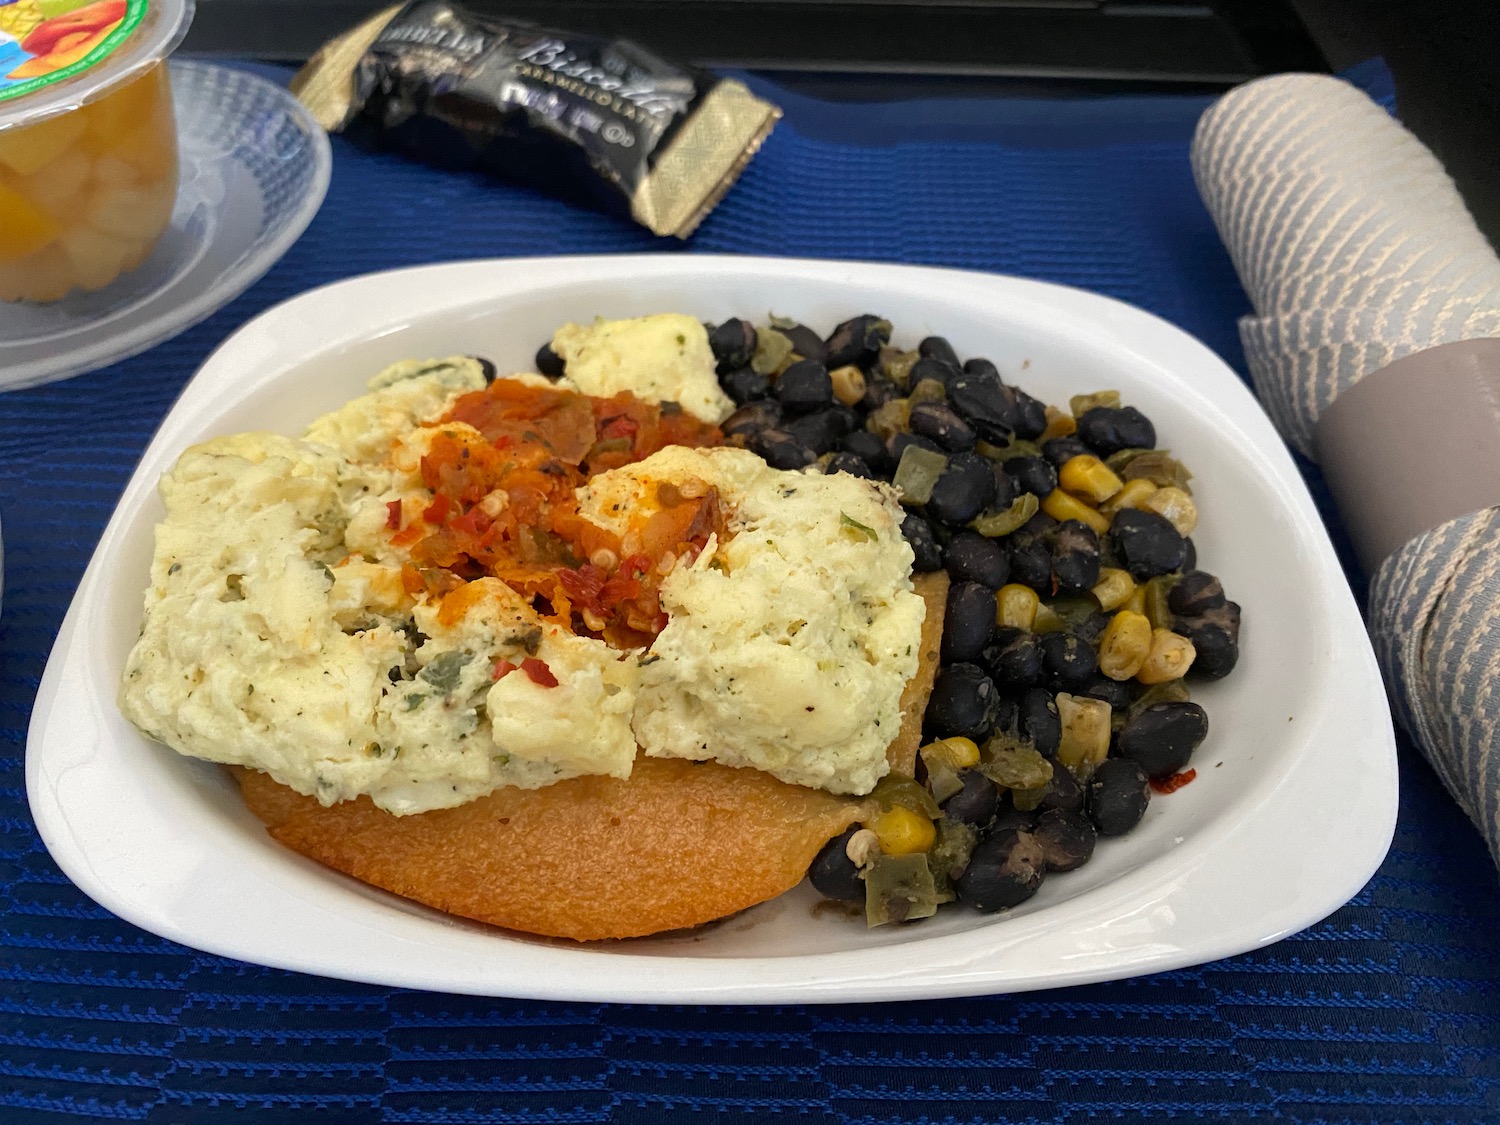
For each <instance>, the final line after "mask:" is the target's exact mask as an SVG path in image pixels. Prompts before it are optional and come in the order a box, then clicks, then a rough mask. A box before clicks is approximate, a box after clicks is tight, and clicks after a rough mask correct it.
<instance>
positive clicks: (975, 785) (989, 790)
mask: <svg viewBox="0 0 1500 1125" xmlns="http://www.w3.org/2000/svg"><path fill="white" fill-rule="evenodd" d="M958 779H959V780H960V781H962V782H963V784H964V787H963V788H962V789H960V790H959V791H958V792H957V793H955V794H953V796H951V797H949V798H948V799H947V800H946V801H944V802H943V815H944V816H946V817H947V818H948V819H949V820H958V821H962V822H963V823H964V824H972V825H973V826H974V827H975V828H980V829H983V828H986V827H988V826H989V823H990V821H992V820H994V819H995V813H996V811H997V810H998V809H999V808H1000V791H999V790H998V789H996V788H995V783H994V782H993V781H991V780H990V779H989V778H987V777H985V776H984V774H982V773H980V772H979V771H978V770H962V771H960V772H959V775H958Z"/></svg>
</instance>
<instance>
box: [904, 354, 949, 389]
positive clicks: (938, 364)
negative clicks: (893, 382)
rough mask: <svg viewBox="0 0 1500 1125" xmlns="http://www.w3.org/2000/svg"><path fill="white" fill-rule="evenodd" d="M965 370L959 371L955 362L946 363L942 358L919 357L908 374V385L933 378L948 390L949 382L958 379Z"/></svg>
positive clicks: (914, 384) (913, 385)
mask: <svg viewBox="0 0 1500 1125" xmlns="http://www.w3.org/2000/svg"><path fill="white" fill-rule="evenodd" d="M961 374H963V372H961V371H959V369H958V367H957V366H956V365H955V364H951V363H944V362H943V361H942V360H940V359H919V360H917V362H916V363H914V364H912V365H911V371H910V372H909V373H908V374H907V376H906V385H907V386H908V387H915V386H916V385H917V384H918V383H920V382H922V381H923V380H924V379H931V380H933V381H934V382H936V383H941V384H942V385H943V388H944V389H945V390H946V389H947V386H948V384H949V383H951V382H952V381H953V380H954V379H957V378H958V377H959V376H960V375H961Z"/></svg>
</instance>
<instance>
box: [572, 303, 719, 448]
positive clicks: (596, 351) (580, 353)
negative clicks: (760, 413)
mask: <svg viewBox="0 0 1500 1125" xmlns="http://www.w3.org/2000/svg"><path fill="white" fill-rule="evenodd" d="M552 350H553V351H555V352H556V353H557V354H558V355H560V356H562V358H563V360H564V361H565V362H566V364H567V374H566V376H565V377H564V378H563V380H562V383H563V385H564V386H572V387H575V388H576V389H578V390H580V391H582V392H583V393H584V394H586V395H594V396H595V397H597V398H608V397H609V396H610V395H613V394H618V393H619V392H620V391H634V392H635V393H636V394H637V395H639V396H640V397H641V398H644V399H650V400H652V401H657V402H667V401H671V402H676V403H678V404H679V405H680V406H681V407H682V408H683V409H684V410H686V411H687V412H688V413H689V414H692V415H695V416H696V417H698V418H701V419H703V421H705V422H719V421H722V420H723V419H724V418H725V417H726V416H727V415H728V414H729V412H730V411H731V410H733V409H734V402H733V401H732V400H731V399H730V398H729V396H728V395H726V394H725V393H724V389H723V388H722V387H720V386H719V380H718V376H717V375H716V374H715V361H714V353H713V350H712V349H711V348H710V347H709V346H708V330H707V329H706V328H704V327H703V325H702V324H701V323H699V322H698V321H696V320H694V319H693V318H692V317H690V316H683V315H682V314H680V313H659V314H657V315H656V316H641V317H636V318H635V319H634V320H598V321H595V322H594V323H593V324H590V325H588V326H587V327H585V326H583V325H578V324H564V325H563V326H562V327H561V328H559V329H558V330H557V332H556V333H554V334H553V336H552Z"/></svg>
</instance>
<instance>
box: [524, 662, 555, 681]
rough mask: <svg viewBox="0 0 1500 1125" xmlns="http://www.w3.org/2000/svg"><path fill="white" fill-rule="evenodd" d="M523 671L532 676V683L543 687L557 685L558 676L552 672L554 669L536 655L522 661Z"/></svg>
mask: <svg viewBox="0 0 1500 1125" xmlns="http://www.w3.org/2000/svg"><path fill="white" fill-rule="evenodd" d="M521 671H523V672H525V673H526V674H527V675H528V676H530V677H531V682H532V683H534V684H537V685H539V686H541V687H556V686H557V677H556V676H554V675H553V674H552V669H551V668H548V667H547V665H546V664H544V663H543V662H542V661H540V660H538V659H537V658H536V657H534V656H528V657H527V658H526V659H525V660H523V661H521Z"/></svg>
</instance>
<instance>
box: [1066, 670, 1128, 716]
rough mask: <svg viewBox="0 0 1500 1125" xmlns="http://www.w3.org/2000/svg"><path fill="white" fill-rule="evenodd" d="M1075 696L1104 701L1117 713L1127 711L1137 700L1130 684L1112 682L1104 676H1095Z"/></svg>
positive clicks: (1118, 681)
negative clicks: (1085, 696)
mask: <svg viewBox="0 0 1500 1125" xmlns="http://www.w3.org/2000/svg"><path fill="white" fill-rule="evenodd" d="M1073 694H1074V695H1087V696H1089V697H1091V698H1093V699H1102V700H1104V702H1106V703H1108V704H1109V705H1110V707H1111V708H1113V709H1114V710H1116V711H1123V710H1125V708H1127V707H1129V706H1130V704H1131V703H1132V702H1133V701H1134V700H1135V689H1134V688H1133V687H1131V686H1130V684H1129V683H1128V682H1122V681H1120V680H1112V679H1110V678H1109V677H1108V676H1103V675H1100V676H1095V677H1094V678H1093V679H1092V680H1090V681H1089V682H1088V684H1087V685H1085V686H1084V687H1083V688H1081V689H1079V690H1077V691H1075V692H1074V693H1073Z"/></svg>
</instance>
